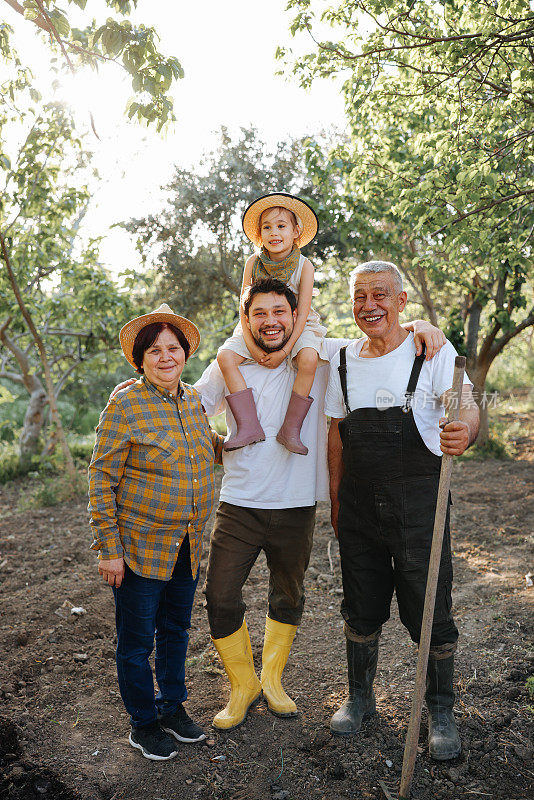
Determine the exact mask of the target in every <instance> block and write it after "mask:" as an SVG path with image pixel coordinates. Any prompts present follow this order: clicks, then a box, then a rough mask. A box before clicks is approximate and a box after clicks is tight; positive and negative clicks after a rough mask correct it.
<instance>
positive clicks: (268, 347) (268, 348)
mask: <svg viewBox="0 0 534 800" xmlns="http://www.w3.org/2000/svg"><path fill="white" fill-rule="evenodd" d="M251 333H252V331H251ZM292 333H293V329H291V330H290V331H289V332H288V331H287V330H286V335H285V336H284V338H283V340H282V341H281V342H280V344H271V343H270V342H266V341H264V340H263V339H261V338H260V334H259V332H258V333H257V334H254V333H253V334H252V338H253V339H254V341H255V342H256V344H257V345H258V347H261V349H262V350H264V351H265V352H266V353H277V352H278V350H281V349H282V347H284V345H286V344H287V342H289V340H290V339H291V334H292Z"/></svg>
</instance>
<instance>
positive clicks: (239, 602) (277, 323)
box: [195, 278, 444, 730]
mask: <svg viewBox="0 0 534 800" xmlns="http://www.w3.org/2000/svg"><path fill="white" fill-rule="evenodd" d="M244 310H245V321H246V324H248V325H249V328H250V331H251V333H252V336H253V337H254V339H255V341H256V342H257V344H258V345H259V347H261V348H262V349H263V350H265V351H266V352H268V351H276V350H281V349H282V348H283V347H284V344H285V343H286V342H287V341H288V340H289V338H290V337H291V334H292V332H293V325H294V321H295V317H296V298H295V295H294V294H293V292H292V291H291V289H289V288H288V286H286V284H284V283H281V282H280V281H277V280H274V279H273V278H268V279H265V280H261V281H258V282H257V283H255V284H253V286H252V287H251V289H250V292H249V294H248V296H247V298H246V301H245V306H244ZM417 326H418V328H417V330H419V331H420V332H421V336H422V337H423V338H425V340H426V342H427V344H428V345H429V347H428V349H429V351H430V352H429V354H433V353H434V352H435V350H436V349H437V347H439V346H440V345H441V344H442V342H443V341H444V337H443V336H442V334H441V332H440V331H438V330H437V329H436V328H433V327H432V326H429V325H428V324H425V323H417ZM419 326H421V327H420V328H419ZM410 327H411V325H410ZM402 330H404V329H402ZM265 331H268V332H269V337H268V339H267V338H266V337H265V336H264V332H265ZM275 332H276V335H273V334H275ZM405 334H406V335H408V333H407V331H405ZM347 343H348V340H346V339H345V340H340V339H327V340H326V346H327V348H328V356H329V357H330V358H332V357H333V356H334V355H335V353H336V352H337V351H338V350H339V348H340V346H341V345H343V344H347ZM436 345H437V347H436ZM241 370H242V371H243V375H244V377H245V379H246V383H247V386H250V387H252V391H253V393H254V400H255V403H256V408H257V410H258V416H259V418H260V421H261V425H262V427H263V429H264V431H265V441H264V442H259V443H257V444H255V445H254V446H248V447H245V448H242V449H240V450H234V451H232V452H228V453H225V454H224V471H225V474H224V478H223V483H222V487H221V496H220V500H221V502H220V504H219V507H218V509H217V515H216V520H215V527H214V530H213V533H212V537H211V542H210V557H209V564H208V572H207V578H206V587H205V593H206V600H207V610H208V618H209V624H210V630H211V635H212V637H213V641H214V644H215V646H216V648H217V651H218V653H219V655H220V657H221V660H222V662H223V664H224V668H225V670H226V672H227V675H228V677H229V680H230V684H231V696H230V700H229V703H228V705H227V706H226V707H225V708H224V709H223V710H222V711H221V712H219V713H218V714H217V715H216V717H215V719H214V721H213V724H214V726H215V727H217V728H222V729H227V730H228V729H230V728H233V727H235V726H236V725H239V724H240V723H241V722H243V720H244V719H245V717H246V714H247V711H248V709H249V707H250V706H251V705H252V704H253V703H254V702H255V701H256V700H257V699H258V698H259V697H260V695H261V694H262V692H263V696H264V698H265V700H266V701H267V705H268V708H269V710H270V711H271V712H272V713H274V714H276V715H278V716H281V717H290V716H294V715H295V714H296V713H297V708H296V705H295V703H294V701H293V700H292V699H291V698H290V697H289V696H288V695H287V694H286V692H285V690H284V689H283V687H282V684H281V676H282V672H283V669H284V667H285V665H286V662H287V659H288V656H289V652H290V649H291V645H292V642H293V638H294V636H295V633H296V630H297V626H298V624H299V622H300V619H301V617H302V611H303V607H304V589H303V582H304V573H305V571H306V568H307V566H308V561H309V557H310V552H311V546H312V536H313V528H314V522H315V504H316V501H317V500H323V499H327V497H328V476H327V469H326V458H325V456H326V419H325V416H324V410H323V405H324V393H325V389H326V382H327V378H328V365H327V364H326V363H325V362H322V363H320V365H319V368H318V369H317V373H316V377H315V381H314V384H313V387H312V390H311V396H312V398H314V402H313V404H312V406H311V408H310V412H309V413H308V415H307V417H306V419H305V421H304V424H303V427H302V437H303V440H304V441H306V443H307V445H308V448H309V452H308V455H307V456H305V457H302V456H299V455H295V454H294V453H290V452H289V451H288V450H286V449H285V447H282V445H280V444H279V443H278V442H277V440H276V434H277V432H278V430H279V429H280V425H281V423H282V420H283V417H284V413H285V409H286V407H287V403H288V401H289V396H290V394H291V391H292V386H293V380H294V370H293V366H292V364H291V363H290V362H289V361H287V362H284V363H283V364H282V365H280V366H279V367H277V368H276V369H267V368H265V367H264V366H261V365H260V364H257V363H256V362H255V361H253V360H252V359H251V360H249V361H247V362H245V363H244V364H243V365H242V366H241ZM195 388H196V389H197V391H199V392H200V393H201V395H202V402H203V405H204V407H205V409H206V412H207V414H208V416H211V415H213V414H216V413H218V412H220V411H222V410H224V409H225V403H224V400H225V395H226V394H227V391H228V390H227V388H226V386H225V384H224V380H223V377H222V374H221V372H220V370H219V368H218V365H217V364H216V363H214V364H212V365H211V366H210V367H208V369H207V370H206V372H205V373H204V375H203V376H202V377H201V378H200V380H199V381H198V382H197V383H196V384H195ZM227 420H228V427H229V435H230V436H231V435H232V434H233V432H234V430H235V421H234V419H233V417H232V416H231V415H230V414H229V413H228V412H227ZM262 549H263V550H264V551H265V554H266V557H267V565H268V567H269V573H270V578H269V597H268V614H267V619H266V624H265V639H264V646H263V654H262V672H261V677H260V679H258V677H257V676H256V673H255V671H254V664H253V661H252V654H251V647H250V640H249V636H248V632H247V626H246V622H245V619H244V614H245V604H244V602H243V596H242V588H243V585H244V583H245V581H246V579H247V577H248V575H249V572H250V570H251V568H252V566H253V564H254V562H255V561H256V559H257V557H258V555H259V553H260V551H261V550H262Z"/></svg>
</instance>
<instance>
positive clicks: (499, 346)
mask: <svg viewBox="0 0 534 800" xmlns="http://www.w3.org/2000/svg"><path fill="white" fill-rule="evenodd" d="M531 325H534V308H533V309H532V310H531V312H530V313H529V315H528V317H525V319H524V320H523V321H522V322H520V323H519V324H518V325H516V326H515V328H513V329H512V330H511V331H508V332H507V333H505V334H504V335H503V336H501V338H500V339H496V341H495V342H494V343H493V345H492V347H491V348H490V350H489V355H490V356H491V360H492V361H493V359H494V358H495V357H496V356H498V355H499V353H500V352H502V350H503V349H504V347H505V346H506V345H507V344H508V342H509V341H510V339H513V338H514V336H517V334H518V333H521V331H524V330H525V328H529V327H530V326H531Z"/></svg>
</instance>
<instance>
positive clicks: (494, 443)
mask: <svg viewBox="0 0 534 800" xmlns="http://www.w3.org/2000/svg"><path fill="white" fill-rule="evenodd" d="M460 458H462V459H466V460H469V459H477V460H480V461H484V460H485V459H487V458H498V459H500V460H502V461H509V460H510V459H512V458H513V454H512V453H511V452H510V449H509V445H508V444H507V443H505V442H504V441H502V440H501V439H498V438H497V439H496V438H494V437H493V436H491V435H490V438H489V439H488V441H487V442H486V443H485V444H483V445H477V444H475V445H473V447H470V448H469V450H466V452H465V453H464V454H463V456H460Z"/></svg>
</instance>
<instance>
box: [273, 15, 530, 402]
mask: <svg viewBox="0 0 534 800" xmlns="http://www.w3.org/2000/svg"><path fill="white" fill-rule="evenodd" d="M289 7H291V8H293V9H294V11H295V14H296V16H295V20H294V24H293V27H292V31H293V33H294V34H295V35H298V34H299V33H300V32H303V33H305V34H306V37H308V35H309V32H310V31H311V33H312V36H313V38H314V40H315V42H316V49H315V51H314V52H311V53H308V54H305V55H304V56H302V57H298V58H296V59H295V60H294V68H295V72H296V74H297V75H298V77H299V78H300V81H301V83H302V84H303V85H309V84H310V83H311V82H312V81H313V80H315V79H316V78H317V77H328V78H332V77H333V76H336V77H341V76H343V79H344V84H343V94H344V96H345V100H346V112H347V119H348V124H349V127H350V131H351V137H350V141H348V142H345V141H342V142H340V143H339V144H338V145H337V146H336V147H334V148H332V149H331V150H330V152H329V153H325V152H324V151H322V150H321V149H320V148H317V146H314V145H313V143H311V144H310V145H309V147H308V165H309V168H310V170H311V171H312V173H313V175H314V178H315V180H316V182H317V183H318V184H321V183H322V182H323V181H324V180H325V177H326V179H327V180H328V181H329V182H330V185H331V186H333V187H336V189H335V193H334V194H332V196H331V202H330V208H329V209H326V210H325V212H324V214H325V215H326V216H327V217H330V218H331V217H332V215H333V214H336V213H337V224H338V226H339V227H340V229H341V230H345V231H346V235H347V236H351V235H354V231H355V230H357V227H356V226H357V224H358V222H359V221H360V222H361V220H362V217H363V218H366V219H367V224H366V223H365V221H364V222H363V225H362V227H361V228H360V229H361V230H362V231H363V241H364V242H365V245H366V248H367V249H368V250H369V251H370V252H371V254H372V255H373V257H375V258H377V257H378V258H380V257H386V258H388V259H391V260H393V261H395V262H396V263H397V264H398V265H399V266H400V268H401V269H402V270H403V272H404V274H405V276H406V278H407V282H408V291H409V295H410V296H411V297H412V299H415V300H417V301H418V302H419V303H420V304H421V306H422V307H423V308H424V310H425V312H426V314H427V315H428V316H429V317H430V318H431V319H432V320H435V321H437V320H440V319H441V321H442V324H445V325H446V327H448V332H449V333H450V335H451V336H452V338H453V340H454V343H455V345H457V346H458V348H459V349H460V350H461V351H462V352H465V353H466V355H467V357H468V369H469V370H470V374H471V376H472V377H473V378H474V380H475V383H476V384H477V386H478V387H479V388H483V386H484V382H485V379H486V375H487V372H488V370H489V368H490V366H491V364H492V363H493V361H494V359H495V358H496V357H497V356H498V355H499V354H500V353H501V352H502V350H503V349H504V348H505V347H507V346H508V344H509V342H510V341H511V340H512V339H513V338H514V337H515V336H517V335H519V334H520V333H521V331H522V330H525V329H526V328H528V327H530V326H532V325H533V324H534V306H533V294H532V287H531V279H532V275H533V271H532V263H533V259H532V255H533V251H532V235H533V233H534V214H533V210H532V209H533V202H532V200H533V197H534V159H533V157H532V155H531V153H532V147H531V143H532V138H533V136H534V93H533V89H534V78H533V76H534V73H533V71H532V45H533V44H534V28H533V26H532V20H533V19H534V17H533V15H532V13H529V11H528V5H527V4H526V3H520V2H507V3H506V4H504V3H500V2H499V3H491V2H486V0H483V2H479V0H468V2H465V3H461V4H460V3H451V2H448V0H443V1H442V2H433V1H431V0H422V1H421V2H419V3H416V4H414V3H411V4H406V3H405V2H404V0H387V1H386V2H382V0H369V2H366V3H365V4H362V3H360V2H356V0H342V2H336V3H334V4H332V5H330V6H328V7H327V8H326V9H325V7H324V4H322V3H318V2H313V1H311V2H310V0H291V1H290V3H289ZM319 18H320V19H321V20H322V22H323V23H324V22H326V23H328V24H330V25H331V26H332V28H333V39H332V40H331V41H326V40H321V39H320V37H319V36H318V35H317V34H316V32H315V27H316V23H317V21H318V19H319ZM307 41H309V38H307ZM280 57H281V58H286V59H290V58H292V56H291V54H290V53H289V52H284V51H280ZM529 145H530V146H529ZM362 249H365V248H362Z"/></svg>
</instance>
